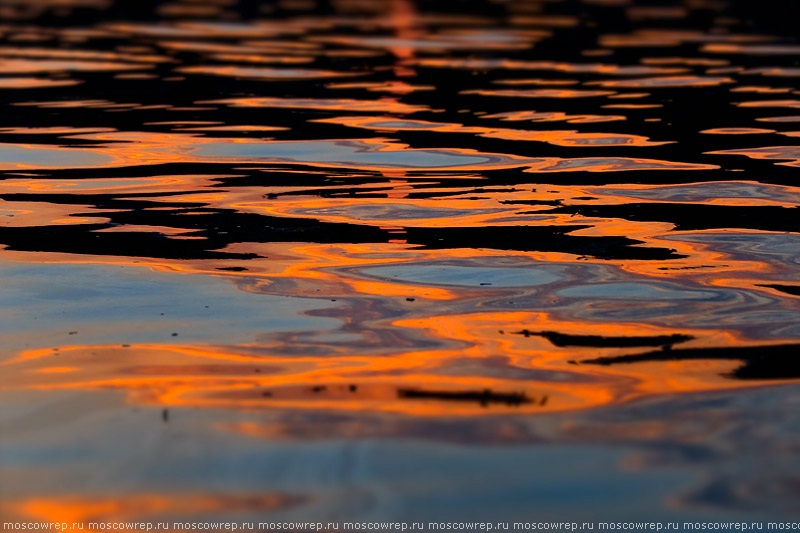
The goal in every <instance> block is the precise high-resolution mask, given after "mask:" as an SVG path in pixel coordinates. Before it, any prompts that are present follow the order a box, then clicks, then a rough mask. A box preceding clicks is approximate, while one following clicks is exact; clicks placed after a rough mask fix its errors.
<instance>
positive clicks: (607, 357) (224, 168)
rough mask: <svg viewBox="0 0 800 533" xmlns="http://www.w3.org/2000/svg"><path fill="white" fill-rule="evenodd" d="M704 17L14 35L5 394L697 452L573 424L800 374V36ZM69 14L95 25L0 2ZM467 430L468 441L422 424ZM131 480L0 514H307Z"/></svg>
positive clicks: (449, 20)
mask: <svg viewBox="0 0 800 533" xmlns="http://www.w3.org/2000/svg"><path fill="white" fill-rule="evenodd" d="M242 4H244V3H242ZM701 4H702V5H701ZM706 4H708V5H706ZM717 4H719V5H717ZM723 4H724V2H713V3H704V2H699V3H698V2H690V3H687V4H686V5H685V6H680V7H674V6H673V7H669V6H668V7H653V6H641V5H637V3H636V2H633V3H632V2H599V1H598V2H595V1H588V0H587V1H585V2H583V7H585V8H586V9H587V10H588V11H587V13H598V12H603V13H606V12H608V13H610V12H613V13H614V15H613V17H612V16H610V15H605V18H603V17H600V18H598V19H597V21H599V22H595V21H594V20H592V21H591V24H589V23H587V20H585V19H586V17H590V15H586V16H583V15H582V16H577V15H576V14H575V13H571V12H567V11H568V10H566V11H565V9H563V8H564V6H562V5H560V3H559V2H498V3H492V5H491V6H489V7H491V9H487V10H486V12H485V13H475V14H470V13H431V12H427V11H426V10H427V9H429V8H430V6H428V5H426V4H424V3H418V2H412V1H408V0H392V1H382V2H360V1H357V0H352V1H336V2H318V3H314V2H303V1H285V2H278V3H274V5H273V4H269V5H264V6H250V7H252V10H253V12H252V13H250V14H248V15H246V17H244V18H239V15H237V12H236V10H237V9H239V8H242V9H245V8H246V7H247V6H244V5H239V4H236V3H235V2H227V1H219V2H213V3H201V2H191V3H179V2H176V3H163V4H161V5H158V6H155V7H154V8H153V13H154V17H151V20H149V21H148V20H147V19H146V17H144V18H142V19H141V20H140V21H137V22H134V21H126V20H122V19H117V18H108V19H106V18H103V17H94V18H93V17H89V18H87V19H86V22H85V23H83V22H82V23H81V24H72V23H74V22H75V20H72V19H64V21H65V23H64V24H54V25H51V24H50V23H47V22H42V23H41V24H39V23H38V22H37V21H36V20H34V21H32V22H30V23H28V22H26V23H24V24H23V23H22V22H20V24H13V23H8V24H6V25H4V26H3V27H2V28H0V34H2V35H0V37H2V39H3V42H2V43H0V74H2V75H3V77H2V78H0V99H1V100H2V101H1V102H0V105H3V106H5V110H6V111H7V112H6V113H5V114H4V115H3V117H4V118H3V119H2V123H1V124H0V174H2V176H0V178H2V179H0V270H2V275H3V276H4V278H5V279H7V280H8V284H7V286H8V289H7V290H5V291H4V292H0V298H2V301H1V302H0V303H2V305H1V306H0V309H1V310H0V318H2V319H3V321H5V322H6V323H7V324H8V326H7V327H6V329H4V330H2V331H0V341H2V342H3V346H4V348H3V349H2V350H1V351H0V367H2V372H0V391H1V392H2V393H3V394H6V395H8V397H9V398H11V399H14V400H15V399H18V398H27V397H36V398H62V397H66V398H73V397H75V396H79V397H88V398H95V397H97V398H101V397H102V398H115V400H114V401H116V402H117V403H116V404H115V407H116V408H117V409H125V410H128V409H130V410H138V409H141V410H142V411H147V412H150V411H152V412H156V413H159V412H160V413H161V416H162V417H163V418H162V422H164V423H165V424H166V423H167V422H169V417H170V416H173V415H172V414H171V413H173V412H181V413H201V414H202V415H203V416H206V417H207V418H204V419H203V421H202V424H203V427H205V428H212V430H213V432H214V433H216V434H218V435H223V436H225V437H227V438H241V437H247V439H241V440H249V439H250V438H254V439H255V440H258V439H261V441H264V442H268V443H271V444H274V443H281V442H287V441H288V442H290V443H292V444H293V445H294V444H298V443H302V444H308V443H309V442H312V441H318V440H326V439H328V440H330V439H336V438H339V439H342V440H349V441H351V442H357V441H358V440H359V439H369V438H383V439H388V438H398V439H420V440H424V439H431V440H437V439H439V440H442V441H446V442H459V443H462V444H463V443H470V444H475V443H476V442H478V443H480V444H487V443H489V444H501V443H512V442H522V441H525V439H528V438H529V436H530V435H529V434H527V433H526V431H527V430H529V429H530V428H529V427H528V426H530V425H535V424H537V423H539V422H538V421H542V420H547V422H542V424H543V427H546V428H549V429H546V430H543V431H549V432H550V433H549V435H550V436H551V437H552V436H553V435H557V436H558V438H561V439H562V441H569V442H577V443H579V444H580V445H586V443H587V442H594V441H595V440H598V438H604V439H611V438H612V437H610V435H611V434H612V433H614V437H613V438H617V439H621V440H624V439H628V440H630V441H631V442H633V441H635V442H639V443H641V442H645V443H653V442H656V441H658V440H659V439H662V440H665V441H669V439H672V441H671V442H672V444H676V443H678V444H682V445H685V444H686V443H687V442H690V443H691V442H692V439H693V438H695V437H691V436H687V435H686V434H684V433H682V432H684V431H685V426H684V425H682V424H684V422H683V421H682V420H678V419H668V418H664V419H663V420H662V419H659V420H655V421H654V420H649V421H648V420H645V419H639V418H637V415H625V416H628V417H629V419H626V420H625V421H624V423H621V422H620V423H617V424H616V425H614V426H613V430H612V429H608V427H602V428H600V427H588V426H587V425H583V426H580V425H577V426H573V425H571V424H572V422H570V420H572V419H569V418H568V417H570V416H581V415H582V414H583V413H589V415H587V416H592V415H591V413H608V412H611V413H618V412H622V410H624V409H626V408H628V407H629V406H632V405H633V406H637V405H638V406H641V405H648V402H658V401H665V402H674V403H679V402H681V401H683V400H684V399H686V398H695V397H698V395H700V393H702V394H705V395H707V396H708V397H712V396H713V395H714V394H722V393H734V392H737V391H740V392H741V393H742V394H745V392H746V391H745V389H752V390H750V391H749V392H753V390H756V389H760V388H766V387H767V386H769V385H777V384H789V383H794V382H796V379H797V378H798V373H797V369H796V368H795V367H796V364H795V363H794V362H793V361H792V360H790V358H789V357H787V356H786V354H787V353H790V352H792V350H796V347H797V343H798V339H800V330H798V328H797V324H798V323H800V297H799V296H800V288H799V287H800V285H798V282H797V265H798V262H800V259H798V254H797V249H798V244H799V242H798V237H797V225H796V215H794V212H795V211H796V210H797V209H798V206H800V190H799V189H798V188H797V186H796V185H797V184H796V182H795V181H794V177H793V175H792V174H790V172H791V170H792V169H793V168H796V167H797V166H799V165H800V147H798V146H796V145H793V144H792V143H793V142H794V140H795V139H796V138H797V137H798V136H800V132H798V131H795V130H797V129H798V128H797V126H796V124H797V123H798V122H800V117H798V116H797V115H792V114H790V111H791V110H793V109H798V108H800V100H798V99H797V98H795V95H797V94H800V88H798V87H797V86H796V79H797V78H798V76H800V71H799V70H798V68H797V66H796V65H795V63H793V61H794V59H793V58H794V57H795V56H796V55H797V54H798V47H797V45H796V44H793V43H791V42H784V41H785V39H784V40H782V39H780V38H777V37H775V36H772V35H768V34H767V33H766V32H755V31H753V30H752V28H750V27H748V26H747V25H746V24H740V23H739V22H738V21H737V19H735V18H733V17H725V16H723V15H724V14H725V6H724V5H723ZM720 6H721V7H720ZM78 8H80V9H86V10H89V11H88V12H91V10H93V9H96V10H104V9H110V8H111V5H110V4H109V3H106V2H103V1H88V0H87V1H83V0H74V1H73V0H66V1H61V0H59V1H53V2H50V1H45V2H34V3H32V4H31V6H29V7H26V6H25V4H24V3H19V2H17V3H6V4H4V5H3V6H0V15H2V16H4V17H6V18H8V19H9V20H17V19H19V20H25V19H36V17H39V16H45V15H46V16H50V15H53V16H55V17H56V19H58V17H69V16H70V15H69V13H70V12H71V11H70V10H72V9H78ZM247 8H248V9H249V7H247ZM326 9H329V11H330V13H326V12H325V11H326ZM606 10H608V11H606ZM695 11H702V12H703V13H706V11H708V12H714V13H715V15H714V16H713V17H712V18H709V19H708V20H709V22H708V27H706V28H702V29H698V27H695V26H697V25H700V23H699V22H696V21H694V22H693V20H694V19H693V18H692V14H693V13H694V12H695ZM48 14H50V15H48ZM706 14H708V13H706ZM704 16H705V15H704ZM42 20H43V21H46V20H49V19H46V18H45V19H42ZM604 20H605V21H606V22H605V23H602V22H603V21H604ZM615 20H624V21H626V22H625V24H623V25H621V26H620V25H619V24H610V22H612V21H615ZM703 20H705V19H703ZM67 22H70V24H67ZM689 22H692V23H691V24H689ZM695 22H696V23H695ZM684 23H686V26H685V27H681V26H682V25H683V24H684ZM627 25H629V26H627ZM72 26H74V27H72ZM605 26H608V27H605ZM660 26H668V27H660ZM628 27H630V31H628V30H627V29H626V28H628ZM570 32H579V33H580V34H581V35H585V36H586V37H585V39H584V38H583V37H582V39H584V40H576V39H575V38H574V36H575V35H577V33H570ZM786 110H788V111H786ZM778 136H780V137H778ZM776 139H778V140H776ZM733 156H745V157H733ZM664 171H670V172H664ZM731 172H736V174H731ZM198 280H199V281H198ZM92 283H95V285H96V286H95V285H92ZM54 287H55V288H54ZM170 290H171V291H172V292H170ZM164 299H168V301H166V303H165V300H164ZM171 300H175V302H172V301H171ZM253 302H257V303H253ZM209 303H210V304H211V305H207V304H209ZM173 304H174V305H173ZM179 304H180V305H179ZM217 304H219V305H217ZM226 305H227V307H226ZM167 315H169V316H167ZM120 317H122V318H120ZM162 317H165V318H162ZM76 324H77V325H76ZM193 328H194V329H193ZM215 328H218V329H215ZM27 395H31V396H27ZM686 401H688V400H686ZM110 403H113V402H110ZM48 410H54V411H59V408H58V407H55V408H54V407H48V408H43V409H42V412H45V411H48ZM65 410H66V408H65ZM48 412H49V411H48ZM715 413H716V411H713V409H712V408H708V412H705V411H704V412H703V413H702V414H703V415H704V416H706V417H707V419H704V422H709V424H710V425H711V426H714V425H715V424H716V425H717V426H720V427H721V426H724V423H722V422H720V421H719V419H720V417H718V416H717V415H716V414H715ZM734 414H735V413H734ZM31 416H32V417H33V418H36V417H37V416H39V414H37V413H34V414H33V415H31ZM48 416H50V415H48ZM625 416H623V418H625ZM313 417H318V418H313ZM547 417H552V418H547ZM559 417H563V418H559ZM19 420H20V419H13V420H12V422H13V423H11V424H9V425H8V427H10V428H11V430H12V433H14V435H15V436H16V437H19V436H20V435H21V436H22V437H20V438H27V437H26V435H27V433H26V431H28V429H26V428H27V427H29V426H26V424H29V425H30V424H34V423H35V420H34V421H33V422H27V421H24V420H23V421H22V422H20V421H19ZM309 420H311V422H309ZM315 420H316V421H322V423H320V424H316V423H315V422H314V421H315ZM375 421H379V423H378V422H375ZM464 421H466V422H467V423H472V422H474V423H475V428H477V429H473V430H472V431H473V433H468V434H467V435H466V436H464V435H462V434H460V433H459V434H456V433H457V432H451V433H452V434H451V433H448V432H449V431H450V430H449V429H448V427H449V426H447V427H445V426H442V427H444V429H439V430H436V431H433V430H431V428H432V427H433V426H434V425H437V424H440V423H444V422H447V423H456V424H457V423H462V422H464ZM373 422H375V423H374V424H373ZM159 423H160V422H159ZM426 424H427V425H426ZM482 424H496V425H493V426H491V428H492V431H491V432H489V433H487V434H486V435H483V436H481V435H479V433H480V432H481V431H482V430H483V428H485V427H487V426H484V425H482ZM526 424H527V425H528V426H525V425H526ZM597 424H598V426H599V425H600V423H599V422H598V423H597ZM334 426H335V427H334ZM523 426H525V427H527V428H528V429H524V428H523ZM717 426H715V427H717ZM332 427H333V429H331V428H332ZM609 427H611V426H609ZM554 428H555V429H554ZM587 428H588V429H587ZM184 431H186V432H187V434H189V435H194V433H192V431H193V430H191V429H188V430H187V429H184ZM688 433H689V434H690V433H691V431H689V432H688ZM558 438H556V437H553V439H554V442H557V441H558ZM570 439H572V440H570ZM637 439H638V440H637ZM621 440H620V441H621ZM626 442H627V441H626ZM187 453H188V452H187ZM712 455H713V454H712ZM640 460H641V458H640ZM66 461H68V460H66ZM66 461H65V462H66ZM621 464H623V465H624V466H625V467H630V466H631V465H634V466H633V467H632V468H634V469H635V468H638V467H637V466H636V465H640V463H637V458H636V457H626V458H625V461H622V462H621ZM641 464H644V465H645V466H641V468H645V469H646V468H648V467H652V465H650V464H648V463H647V461H646V460H641ZM195 466H196V465H195ZM420 468H421V467H420ZM620 468H622V467H620ZM23 470H24V468H22V467H21V468H20V469H19V471H23ZM15 472H16V471H15ZM14 475H19V474H18V473H15V474H14ZM187 479H188V478H187ZM426 479H427V478H426ZM306 488H307V487H306ZM140 489H141V487H140ZM145 489H147V490H138V491H134V490H132V489H131V491H130V492H128V493H126V495H125V497H124V498H123V497H119V496H117V495H115V494H114V493H113V491H112V493H109V494H105V493H103V492H95V493H92V491H89V490H87V491H84V492H77V493H76V494H77V495H76V494H73V495H71V496H70V497H69V498H66V497H60V496H59V495H58V494H57V492H58V491H51V493H47V494H46V493H45V492H41V491H40V492H38V493H37V492H36V491H28V492H27V493H26V494H28V496H29V497H20V498H16V499H14V500H13V501H10V503H5V504H0V511H2V512H3V513H10V515H11V516H14V517H21V518H20V519H22V518H24V519H33V520H59V521H61V520H64V521H69V522H72V521H90V520H99V521H104V520H111V519H114V520H117V519H120V520H122V519H125V518H126V517H131V518H134V517H135V518H147V517H151V516H152V517H157V516H163V515H165V514H168V513H172V514H174V515H176V516H180V517H184V516H188V517H192V516H195V515H204V514H209V515H213V514H221V513H224V512H233V513H250V512H263V511H269V512H272V511H276V512H281V511H284V510H287V509H292V508H294V507H296V506H301V505H304V504H305V503H307V502H308V501H312V500H314V498H315V495H314V494H310V492H313V491H310V492H309V491H308V490H301V489H303V487H300V489H298V490H297V491H292V490H271V489H270V490H263V491H258V490H253V491H248V490H244V489H241V490H239V489H237V490H236V491H229V490H221V491H214V490H208V491H199V490H186V487H185V486H182V488H181V491H172V490H161V488H160V487H157V486H153V487H145ZM664 490H668V489H664ZM22 492H24V491H22ZM123 492H124V491H123ZM53 494H55V495H53ZM81 494H83V495H81ZM98 494H100V495H98ZM501 499H502V498H501ZM670 501H678V502H679V505H683V504H682V503H680V502H682V501H683V500H680V499H678V500H670ZM369 505H371V503H369V504H365V506H364V508H369Z"/></svg>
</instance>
